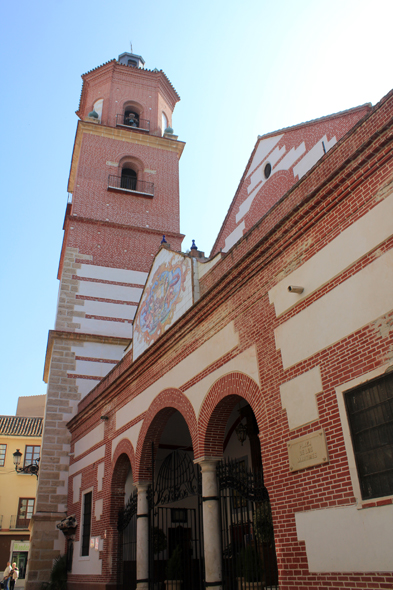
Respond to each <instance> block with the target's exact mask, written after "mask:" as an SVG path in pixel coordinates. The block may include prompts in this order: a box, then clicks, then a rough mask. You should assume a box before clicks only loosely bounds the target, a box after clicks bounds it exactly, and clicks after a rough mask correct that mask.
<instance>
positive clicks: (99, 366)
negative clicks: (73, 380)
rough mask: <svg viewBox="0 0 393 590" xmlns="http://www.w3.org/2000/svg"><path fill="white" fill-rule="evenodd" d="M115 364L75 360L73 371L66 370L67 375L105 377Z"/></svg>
mask: <svg viewBox="0 0 393 590" xmlns="http://www.w3.org/2000/svg"><path fill="white" fill-rule="evenodd" d="M115 365H116V362H113V363H98V362H96V361H79V360H77V361H75V371H67V373H68V375H72V374H76V375H86V376H90V377H105V375H107V374H108V373H109V371H110V370H111V369H113V367H114V366H115Z"/></svg>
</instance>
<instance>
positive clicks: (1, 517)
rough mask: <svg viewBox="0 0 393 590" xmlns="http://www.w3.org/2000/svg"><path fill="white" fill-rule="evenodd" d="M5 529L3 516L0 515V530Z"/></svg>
mask: <svg viewBox="0 0 393 590" xmlns="http://www.w3.org/2000/svg"><path fill="white" fill-rule="evenodd" d="M2 528H3V515H2V514H0V530H1V529H2Z"/></svg>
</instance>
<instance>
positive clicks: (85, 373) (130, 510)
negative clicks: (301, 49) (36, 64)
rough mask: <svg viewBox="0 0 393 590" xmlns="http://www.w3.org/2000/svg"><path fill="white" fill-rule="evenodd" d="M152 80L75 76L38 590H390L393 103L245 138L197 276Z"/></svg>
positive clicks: (33, 572) (171, 98)
mask: <svg viewBox="0 0 393 590" xmlns="http://www.w3.org/2000/svg"><path fill="white" fill-rule="evenodd" d="M143 65H144V62H143V60H142V58H141V57H140V56H135V55H133V54H122V55H121V56H119V59H118V60H117V61H115V60H113V61H112V62H108V64H104V65H103V66H100V67H99V68H96V69H95V70H92V72H89V73H88V74H86V75H85V76H84V77H83V80H84V82H83V87H82V97H81V103H80V108H79V111H78V115H79V116H80V118H81V120H80V121H79V123H78V129H77V134H76V140H75V145H74V151H73V160H72V165H71V173H70V185H69V188H70V192H71V193H72V202H70V203H69V204H68V205H67V213H66V221H65V225H64V228H65V236H64V245H63V250H62V255H61V262H60V271H59V278H60V280H61V283H60V285H61V286H60V297H59V308H58V313H57V320H56V322H57V323H56V330H55V331H53V332H51V333H50V336H49V341H48V352H47V359H46V369H45V375H46V378H47V379H48V403H47V410H46V419H45V431H44V440H43V453H42V460H41V464H42V467H41V470H40V479H39V490H38V496H37V512H36V515H35V516H34V527H33V541H32V548H31V551H30V570H29V588H30V587H31V588H37V590H38V587H39V584H40V583H41V581H43V580H45V579H46V578H47V577H48V573H49V570H50V566H51V563H52V560H53V557H55V556H56V555H58V554H59V553H62V552H66V553H67V567H68V588H69V589H70V590H76V589H78V590H80V589H84V590H90V588H93V587H94V588H95V589H97V588H105V589H106V590H110V589H111V590H112V589H113V590H114V589H115V588H124V589H125V588H138V589H140V590H142V589H143V590H145V589H147V588H149V589H153V588H154V589H156V588H162V587H164V583H165V582H168V581H173V580H182V584H183V589H184V590H185V589H186V588H187V589H189V590H201V589H202V588H212V589H216V590H221V589H222V588H223V589H226V590H235V589H237V588H245V589H248V588H250V589H251V588H254V589H255V588H271V589H273V588H274V589H277V588H278V587H279V588H280V589H281V590H295V589H301V588H302V589H307V590H309V589H310V588H320V589H321V590H322V589H324V588H327V587H329V588H331V589H332V590H336V589H339V588H340V589H341V588H348V587H350V588H353V589H354V588H365V587H367V588H369V589H372V590H381V589H382V588H387V587H389V585H392V584H393V567H392V563H393V562H392V550H391V547H392V546H393V536H392V535H393V532H392V531H393V505H392V503H393V418H392V407H393V406H392V404H393V329H392V327H393V299H392V292H393V224H392V219H393V154H392V136H393V129H392V120H393V118H392V115H393V92H392V93H389V94H388V95H387V96H386V97H384V98H383V99H382V100H381V101H380V102H379V103H378V104H377V105H375V106H374V107H371V105H363V106H361V107H357V108H354V109H351V110H349V111H345V112H342V113H337V114H335V115H330V116H328V117H324V118H321V119H318V120H316V121H310V122H307V123H303V124H300V125H297V126H295V127H291V128H289V129H283V130H280V131H277V132H274V133H270V134H268V135H265V136H262V137H258V139H257V142H256V145H255V148H254V150H253V153H252V154H251V157H250V159H249V162H248V163H247V166H246V168H245V172H244V174H243V177H242V179H241V181H240V184H239V188H238V190H237V191H236V194H235V196H234V198H233V201H232V204H231V205H230V208H229V210H228V213H227V215H226V217H225V219H224V222H223V225H222V228H221V230H220V232H219V234H218V237H217V240H216V242H215V245H214V247H213V250H212V253H211V255H210V257H206V256H205V254H204V253H203V252H201V251H199V250H198V248H197V246H196V245H195V243H193V245H192V247H191V249H190V251H189V252H188V253H182V252H181V248H180V247H181V240H182V235H181V234H180V233H179V232H180V229H179V227H178V205H179V193H178V159H179V157H180V155H181V152H182V149H183V145H184V144H182V143H181V142H179V141H178V139H177V137H176V136H174V134H173V131H172V128H171V123H172V119H171V117H172V111H173V107H174V105H175V103H176V101H177V100H178V95H177V94H176V92H175V91H174V89H173V87H172V86H171V84H170V83H169V81H168V79H167V78H166V76H165V74H164V73H163V72H158V71H155V70H153V71H149V70H145V69H144V68H143ZM141 183H142V184H141ZM152 184H154V187H153V186H152ZM127 310H128V311H127ZM56 523H57V524H59V527H56ZM167 587H168V584H167Z"/></svg>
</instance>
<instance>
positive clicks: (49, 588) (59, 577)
mask: <svg viewBox="0 0 393 590" xmlns="http://www.w3.org/2000/svg"><path fill="white" fill-rule="evenodd" d="M66 567H67V556H66V555H59V557H57V558H56V559H55V560H54V562H53V566H52V571H51V573H50V580H49V582H43V584H42V585H41V588H42V590H67V569H66Z"/></svg>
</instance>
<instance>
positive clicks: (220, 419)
mask: <svg viewBox="0 0 393 590" xmlns="http://www.w3.org/2000/svg"><path fill="white" fill-rule="evenodd" d="M241 399H242V400H245V401H246V402H247V403H248V404H249V405H250V406H251V408H252V411H253V412H254V415H255V418H256V421H257V424H258V428H259V431H260V432H262V431H263V430H266V426H267V415H266V406H265V401H264V399H263V397H262V394H261V390H260V389H259V387H258V385H257V383H256V382H255V381H254V380H253V379H251V377H249V376H248V375H245V374H244V373H240V372H235V373H228V375H224V376H223V377H221V378H220V379H218V380H217V381H216V382H215V383H214V385H212V387H211V388H210V390H209V392H208V393H207V395H206V397H205V399H204V402H203V404H202V407H201V410H200V413H199V420H198V442H199V448H198V456H195V458H196V459H197V458H200V457H203V456H205V457H221V456H222V455H223V445H224V436H225V429H226V425H227V422H228V419H229V416H230V415H231V413H232V411H233V408H234V407H235V406H236V404H237V403H238V402H239V401H240V400H241ZM212 432H214V437H212V436H211V433H212Z"/></svg>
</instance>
